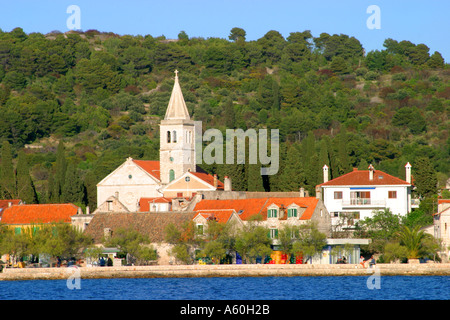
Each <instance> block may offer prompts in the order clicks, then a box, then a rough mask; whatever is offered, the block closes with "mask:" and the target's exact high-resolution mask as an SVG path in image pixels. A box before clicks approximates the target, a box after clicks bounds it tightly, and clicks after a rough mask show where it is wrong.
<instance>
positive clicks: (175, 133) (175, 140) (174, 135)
mask: <svg viewBox="0 0 450 320" xmlns="http://www.w3.org/2000/svg"><path fill="white" fill-rule="evenodd" d="M172 142H174V143H176V142H177V132H176V131H175V130H174V131H173V133H172Z"/></svg>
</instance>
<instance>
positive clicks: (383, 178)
mask: <svg viewBox="0 0 450 320" xmlns="http://www.w3.org/2000/svg"><path fill="white" fill-rule="evenodd" d="M405 170H406V181H405V180H402V179H399V178H397V177H394V176H391V175H389V174H387V173H385V172H382V171H379V170H375V168H374V167H373V166H372V165H370V166H369V168H368V170H358V169H353V171H352V172H349V173H347V174H344V175H342V176H340V177H337V178H335V179H332V180H328V167H327V166H326V165H325V166H324V167H323V175H324V182H323V183H322V184H320V185H318V186H317V187H316V194H317V197H319V198H321V199H322V200H323V202H324V204H325V207H326V208H327V210H328V211H329V212H330V215H331V217H332V225H333V226H336V225H338V224H339V223H340V224H341V226H342V227H343V228H348V227H350V228H351V226H352V225H353V224H354V223H355V222H356V221H357V220H359V219H364V218H366V217H371V216H372V213H373V211H377V210H384V209H386V208H388V209H390V210H391V212H392V213H394V214H399V215H401V216H404V215H406V214H407V213H408V212H410V211H411V187H412V185H411V165H410V164H409V163H407V164H406V166H405ZM343 221H345V225H342V223H343Z"/></svg>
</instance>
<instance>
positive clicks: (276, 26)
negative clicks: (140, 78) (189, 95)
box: [0, 0, 450, 62]
mask: <svg viewBox="0 0 450 320" xmlns="http://www.w3.org/2000/svg"><path fill="white" fill-rule="evenodd" d="M2 2H6V0H3V1H2ZM70 5H77V6H78V7H79V8H80V12H81V16H80V21H81V29H82V30H84V31H86V30H89V29H97V30H99V31H105V32H109V31H111V32H115V33H117V34H120V35H123V34H132V35H136V34H141V35H146V34H150V35H152V36H160V35H165V36H166V37H167V38H177V35H178V33H179V32H180V31H181V30H184V31H185V32H186V33H187V34H188V35H189V36H190V37H204V38H208V37H219V38H228V35H229V33H230V30H231V29H232V28H233V27H240V28H243V29H244V30H245V31H246V32H247V40H256V39H258V38H261V37H262V36H263V35H264V34H265V33H266V32H267V31H270V30H277V31H279V32H280V33H281V34H282V35H283V36H284V37H287V36H289V33H290V32H295V31H304V30H311V32H312V34H313V36H315V37H316V36H319V35H320V33H322V32H326V33H329V34H335V33H336V34H340V33H343V34H347V35H349V36H354V37H356V38H357V39H358V40H359V41H361V43H362V45H363V47H364V48H365V49H366V52H368V51H370V50H375V49H379V50H381V49H383V42H384V40H385V39H387V38H392V39H395V40H398V41H401V40H409V41H411V42H413V43H415V44H419V43H424V44H426V45H427V46H428V47H429V48H430V54H432V53H433V52H434V51H439V52H440V53H441V54H442V55H443V57H444V59H445V60H446V62H449V61H450V18H449V14H450V1H447V0H429V1H423V0H421V1H418V0H408V1H406V0H390V1H387V0H340V1H337V0H319V1H314V0H309V1H304V0H167V1H162V0H161V1H155V0H147V1H144V0H127V1H123V0H121V1H118V0H109V1H105V0H90V1H86V0H69V1H66V0H40V1H36V0H28V1H26V0H16V1H8V2H7V3H2V4H1V6H0V28H1V29H2V30H3V31H11V30H12V29H13V28H15V27H21V28H23V29H24V31H25V32H26V33H31V32H41V33H47V32H50V31H53V30H59V31H62V32H65V31H68V30H69V29H68V27H67V19H68V18H69V16H70V13H67V12H66V10H67V8H68V6H70ZM370 5H377V6H378V7H379V8H380V13H381V15H380V21H381V29H369V28H368V27H367V25H366V21H367V20H368V19H369V17H370V16H371V15H372V13H367V12H366V10H367V8H368V7H369V6H370Z"/></svg>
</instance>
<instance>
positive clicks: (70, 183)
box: [60, 161, 85, 205]
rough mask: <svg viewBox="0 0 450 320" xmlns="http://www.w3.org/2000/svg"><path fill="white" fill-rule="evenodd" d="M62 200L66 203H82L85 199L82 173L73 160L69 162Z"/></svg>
mask: <svg viewBox="0 0 450 320" xmlns="http://www.w3.org/2000/svg"><path fill="white" fill-rule="evenodd" d="M60 199H61V201H62V202H66V203H69V202H70V203H76V204H78V205H80V204H82V202H83V201H84V199H85V188H84V184H83V181H82V180H81V179H80V174H79V172H78V169H77V167H76V165H75V163H74V162H73V161H71V162H69V164H68V166H67V171H66V174H65V182H64V185H63V188H62V193H61V198H60Z"/></svg>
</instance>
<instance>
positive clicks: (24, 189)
mask: <svg viewBox="0 0 450 320" xmlns="http://www.w3.org/2000/svg"><path fill="white" fill-rule="evenodd" d="M16 174H17V198H19V199H21V200H22V201H24V202H25V203H28V204H32V203H37V201H38V199H37V194H36V190H35V187H34V183H33V180H32V179H31V176H30V170H29V167H28V162H27V159H26V155H25V153H24V152H23V151H20V152H19V155H18V156H17V168H16Z"/></svg>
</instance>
